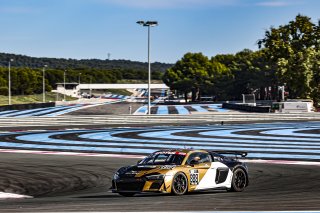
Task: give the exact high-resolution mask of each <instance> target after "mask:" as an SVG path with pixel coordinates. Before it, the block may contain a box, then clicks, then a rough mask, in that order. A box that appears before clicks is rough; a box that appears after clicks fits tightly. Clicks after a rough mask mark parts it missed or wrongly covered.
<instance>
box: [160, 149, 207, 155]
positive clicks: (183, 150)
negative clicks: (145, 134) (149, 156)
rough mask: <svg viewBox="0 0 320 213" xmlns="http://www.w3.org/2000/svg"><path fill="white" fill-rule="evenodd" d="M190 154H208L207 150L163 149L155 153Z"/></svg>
mask: <svg viewBox="0 0 320 213" xmlns="http://www.w3.org/2000/svg"><path fill="white" fill-rule="evenodd" d="M190 152H207V151H206V150H200V149H199V150H197V149H162V150H158V151H156V152H154V153H184V154H188V153H190Z"/></svg>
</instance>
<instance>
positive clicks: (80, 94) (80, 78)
mask: <svg viewBox="0 0 320 213" xmlns="http://www.w3.org/2000/svg"><path fill="white" fill-rule="evenodd" d="M80 83H81V72H80V73H79V97H81V90H80Z"/></svg>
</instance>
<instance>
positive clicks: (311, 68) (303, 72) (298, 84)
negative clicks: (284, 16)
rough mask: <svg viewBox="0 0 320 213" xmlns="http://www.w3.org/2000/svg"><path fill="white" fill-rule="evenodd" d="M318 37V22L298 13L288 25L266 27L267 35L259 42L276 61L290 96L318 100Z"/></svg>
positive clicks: (277, 73) (281, 82)
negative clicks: (268, 28)
mask: <svg viewBox="0 0 320 213" xmlns="http://www.w3.org/2000/svg"><path fill="white" fill-rule="evenodd" d="M319 38H320V30H319V23H318V25H316V24H314V23H312V22H311V19H310V18H309V17H307V16H303V15H298V16H296V18H295V20H293V21H290V22H289V23H288V24H287V25H283V26H279V27H278V28H274V27H272V28H270V30H267V31H266V33H265V38H263V39H261V40H259V42H258V44H259V47H260V48H262V47H265V48H266V53H267V54H268V56H269V59H270V60H272V61H274V62H275V63H276V64H277V66H276V73H275V74H276V76H277V77H278V79H279V82H278V83H279V84H281V85H284V84H286V85H287V88H288V90H289V94H290V97H291V98H309V97H311V98H313V100H314V101H317V100H316V93H317V92H315V91H318V90H315V89H316V88H319V85H318V84H319V81H318V77H317V76H318V75H319V73H318V72H319V71H318V70H317V69H316V67H317V65H316V64H317V63H318V61H317V56H318V55H319V45H320V43H319V42H320V39H319Z"/></svg>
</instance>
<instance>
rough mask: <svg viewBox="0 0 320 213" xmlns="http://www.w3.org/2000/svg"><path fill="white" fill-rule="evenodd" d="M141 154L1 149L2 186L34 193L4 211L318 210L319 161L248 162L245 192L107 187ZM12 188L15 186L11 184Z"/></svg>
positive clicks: (5, 205) (3, 206)
mask: <svg viewBox="0 0 320 213" xmlns="http://www.w3.org/2000/svg"><path fill="white" fill-rule="evenodd" d="M136 161H137V159H119V158H108V157H79V156H49V155H32V154H9V153H2V154H1V155H0V172H1V176H0V183H1V185H0V191H7V192H15V193H21V194H28V195H31V196H35V198H31V199H17V200H1V201H0V206H1V211H2V212H20V211H29V212H34V211H51V212H52V211H55V212H56V211H176V210H177V211H178V210H179V211H187V210H188V211H190V210H195V211H196V210H211V211H213V210H242V211H243V210H252V211H255V210H319V209H320V203H319V197H320V190H319V188H320V181H319V180H320V169H319V166H301V165H300V166H299V165H275V164H251V163H250V164H249V171H250V186H249V187H248V188H247V189H246V190H245V191H244V192H241V193H230V192H229V193H227V192H225V191H211V192H201V193H192V194H189V195H186V196H180V197H179V196H169V195H158V194H156V195H140V196H136V197H132V198H126V197H122V196H119V195H117V194H113V193H110V192H108V188H109V187H110V178H111V177H112V174H113V172H114V171H115V170H116V169H117V168H118V167H120V166H122V165H127V164H133V163H135V162H136ZM9 189H10V190H9Z"/></svg>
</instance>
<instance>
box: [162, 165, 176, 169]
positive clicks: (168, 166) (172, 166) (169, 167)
mask: <svg viewBox="0 0 320 213" xmlns="http://www.w3.org/2000/svg"><path fill="white" fill-rule="evenodd" d="M175 167H176V166H175V165H165V166H160V169H173V168H175Z"/></svg>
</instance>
